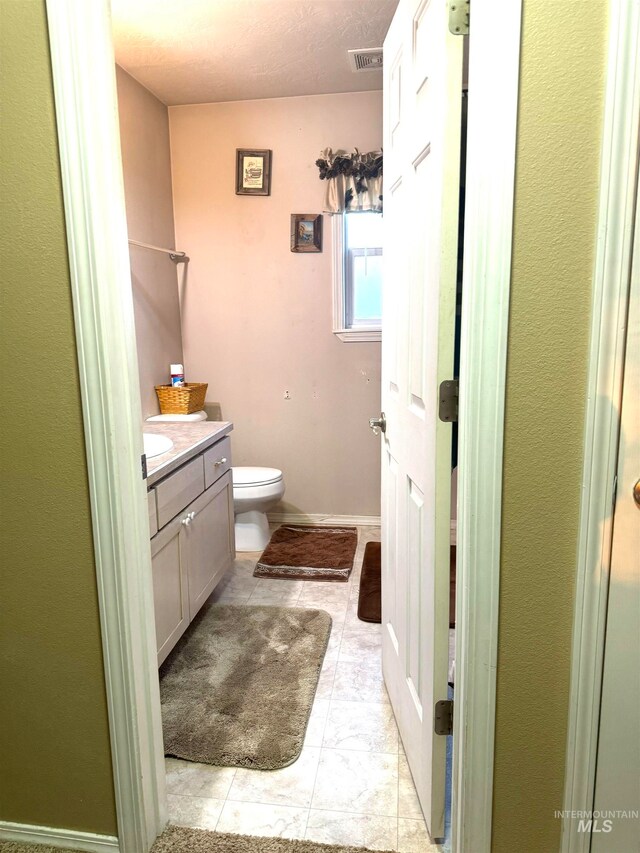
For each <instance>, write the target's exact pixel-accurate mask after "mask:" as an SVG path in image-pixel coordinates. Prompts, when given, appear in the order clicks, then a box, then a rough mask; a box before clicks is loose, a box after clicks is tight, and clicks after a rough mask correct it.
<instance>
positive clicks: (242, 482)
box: [231, 467, 282, 487]
mask: <svg viewBox="0 0 640 853" xmlns="http://www.w3.org/2000/svg"><path fill="white" fill-rule="evenodd" d="M231 470H232V472H233V485H234V486H240V487H242V486H266V485H267V484H268V483H277V482H278V480H281V479H282V471H279V470H278V469H277V468H253V467H240V468H232V469H231Z"/></svg>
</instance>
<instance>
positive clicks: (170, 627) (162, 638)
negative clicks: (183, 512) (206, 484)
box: [151, 516, 190, 666]
mask: <svg viewBox="0 0 640 853" xmlns="http://www.w3.org/2000/svg"><path fill="white" fill-rule="evenodd" d="M183 520H184V517H182V516H181V517H180V518H176V519H175V520H174V521H172V522H171V524H168V525H167V526H166V527H165V528H164V529H163V530H161V531H160V533H158V534H157V535H156V536H154V537H153V539H152V540H151V569H152V574H153V602H154V612H155V618H156V643H157V649H158V666H160V664H161V663H162V662H163V660H164V659H165V658H166V657H167V655H168V654H169V652H170V651H171V649H172V648H173V647H174V646H175V644H176V643H177V642H178V640H179V638H180V637H181V635H182V634H183V633H184V631H185V630H186V628H187V625H188V624H189V621H190V616H189V591H188V586H187V570H186V561H187V557H188V553H187V545H188V542H187V536H186V533H187V527H186V525H184V524H183V523H182V522H183Z"/></svg>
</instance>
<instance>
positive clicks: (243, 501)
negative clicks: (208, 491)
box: [147, 412, 284, 551]
mask: <svg viewBox="0 0 640 853" xmlns="http://www.w3.org/2000/svg"><path fill="white" fill-rule="evenodd" d="M147 420H148V421H150V422H151V423H190V422H197V421H206V420H207V413H206V412H195V413H194V414H192V415H153V416H152V417H150V418H147ZM231 475H232V479H233V512H234V516H235V533H236V551H263V550H264V549H265V548H266V547H267V544H268V542H269V539H270V533H269V521H268V519H267V510H269V509H271V507H272V506H275V504H277V503H278V501H279V500H281V499H282V497H283V495H284V479H283V477H282V471H280V470H279V469H278V468H259V467H257V468H254V467H250V466H248V467H246V466H244V467H243V466H240V467H232V468H231Z"/></svg>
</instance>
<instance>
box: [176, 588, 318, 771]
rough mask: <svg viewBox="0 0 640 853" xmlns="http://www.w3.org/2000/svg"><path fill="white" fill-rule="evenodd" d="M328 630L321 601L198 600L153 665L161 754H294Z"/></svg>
mask: <svg viewBox="0 0 640 853" xmlns="http://www.w3.org/2000/svg"><path fill="white" fill-rule="evenodd" d="M330 633H331V617H330V616H329V614H328V613H325V612H324V611H323V610H303V609H302V608H295V607H266V606H254V605H233V604H223V605H210V606H209V607H205V608H204V610H203V611H202V612H201V614H200V615H199V616H198V617H196V619H195V620H194V622H193V623H192V625H191V626H190V628H189V630H188V631H187V633H186V634H185V636H184V637H183V638H182V639H181V640H180V641H179V643H178V644H177V645H176V647H175V649H174V650H173V652H172V653H171V655H170V656H169V657H168V659H167V660H166V661H165V662H164V664H163V665H162V668H161V669H160V699H161V703H162V728H163V732H164V748H165V753H166V755H171V756H175V757H176V758H185V759H187V760H188V761H199V762H202V763H204V764H216V765H219V766H221V767H251V768H254V769H256V770H276V769H278V768H280V767H286V766H287V765H288V764H292V763H293V762H294V761H295V760H296V758H298V756H299V755H300V752H301V750H302V744H303V741H304V735H305V731H306V728H307V723H308V721H309V715H310V713H311V706H312V705H313V698H314V696H315V692H316V687H317V685H318V678H319V676H320V670H321V668H322V661H323V659H324V654H325V651H326V649H327V643H328V641H329V634H330Z"/></svg>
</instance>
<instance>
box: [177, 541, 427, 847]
mask: <svg viewBox="0 0 640 853" xmlns="http://www.w3.org/2000/svg"><path fill="white" fill-rule="evenodd" d="M379 538H380V531H379V529H378V528H373V527H361V528H359V536H358V550H357V552H356V559H355V565H354V570H353V571H352V573H351V577H350V579H349V582H348V583H346V584H343V583H323V582H320V581H286V580H267V579H264V578H254V577H253V567H254V565H255V562H256V560H257V558H258V556H259V554H255V555H254V554H241V555H239V558H238V559H237V560H236V561H235V564H234V566H233V568H232V570H231V571H230V572H229V574H228V576H227V577H226V578H225V580H224V581H223V582H222V583H221V584H220V585H219V586H218V587H217V589H216V590H215V592H214V600H215V601H217V602H220V603H234V604H271V605H280V606H289V607H315V608H322V609H323V610H326V611H327V612H328V613H330V615H331V617H332V619H333V628H332V631H331V638H330V641H329V647H328V649H327V653H326V656H325V660H324V666H323V669H322V673H321V676H320V681H319V684H318V690H317V692H316V697H315V701H314V704H313V709H312V713H311V717H310V720H309V726H308V729H307V733H306V737H305V742H304V747H303V750H302V753H301V755H300V758H299V759H298V760H297V761H296V762H294V763H293V764H292V765H291V766H290V767H285V768H284V769H282V770H275V771H266V772H265V771H260V770H247V769H244V768H238V769H236V768H232V767H231V768H227V767H212V766H209V765H206V764H194V763H192V762H188V761H181V760H178V759H174V758H169V759H167V764H166V767H167V789H168V799H169V817H170V820H171V822H172V823H177V824H184V825H186V826H194V827H201V828H203V829H211V830H213V829H217V830H218V831H219V832H237V833H244V834H248V835H263V836H276V835H278V836H282V837H285V838H306V839H309V840H313V841H321V842H325V843H330V844H353V845H361V846H366V847H370V848H372V849H374V850H397V851H399V852H400V853H414V851H415V853H435V851H440V849H441V848H439V847H438V846H436V845H434V844H432V843H431V841H430V839H429V836H428V834H427V830H426V827H425V824H424V820H423V817H422V813H421V811H420V806H419V804H418V799H417V796H416V793H415V788H414V785H413V781H412V778H411V773H410V772H409V767H408V765H407V761H406V758H405V756H404V751H403V749H402V744H401V742H400V739H399V737H398V729H397V727H396V723H395V719H394V716H393V711H392V710H391V705H390V704H389V697H388V695H387V692H386V689H385V687H384V684H383V681H382V675H381V671H380V649H381V627H380V625H372V624H369V623H366V622H361V621H360V620H359V619H358V617H357V615H356V611H357V605H358V588H359V583H360V570H361V564H362V556H363V553H364V547H365V544H366V543H367V542H368V541H370V540H379Z"/></svg>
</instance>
